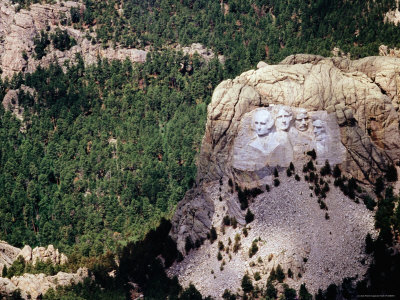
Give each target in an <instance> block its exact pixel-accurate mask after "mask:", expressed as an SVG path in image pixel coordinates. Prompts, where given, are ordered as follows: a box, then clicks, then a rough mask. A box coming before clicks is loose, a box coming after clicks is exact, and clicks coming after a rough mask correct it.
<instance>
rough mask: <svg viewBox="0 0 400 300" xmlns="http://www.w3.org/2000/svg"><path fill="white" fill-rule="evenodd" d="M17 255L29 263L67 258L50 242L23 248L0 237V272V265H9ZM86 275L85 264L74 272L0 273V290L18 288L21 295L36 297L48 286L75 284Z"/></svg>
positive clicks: (26, 297)
mask: <svg viewBox="0 0 400 300" xmlns="http://www.w3.org/2000/svg"><path fill="white" fill-rule="evenodd" d="M19 256H21V257H22V258H23V259H24V260H25V262H27V263H33V264H35V263H36V262H38V261H43V262H51V263H52V264H61V265H63V264H65V263H67V262H68V258H67V256H66V255H65V254H64V253H60V252H59V251H58V249H55V248H54V246H53V245H49V246H48V247H47V248H45V247H35V248H34V249H32V248H31V247H30V246H28V245H26V246H24V248H22V249H19V248H17V247H13V246H11V245H9V244H8V243H6V242H4V241H0V275H1V274H2V270H3V268H4V266H6V267H10V266H11V265H12V264H13V262H14V261H15V260H16V259H17V258H18V257H19ZM87 277H89V271H88V269H87V268H79V269H78V271H77V272H76V273H65V272H58V273H57V274H56V275H54V276H46V275H45V274H24V275H22V276H13V277H12V278H11V279H9V278H2V277H0V294H7V295H11V294H12V293H13V292H14V291H16V290H20V292H21V296H22V297H23V298H24V299H39V297H40V296H41V295H43V294H45V293H46V292H47V290H48V289H50V288H56V287H57V286H66V285H70V284H77V283H79V282H83V280H84V279H85V278H87ZM29 297H30V298H29Z"/></svg>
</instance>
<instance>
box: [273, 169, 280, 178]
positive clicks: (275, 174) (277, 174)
mask: <svg viewBox="0 0 400 300" xmlns="http://www.w3.org/2000/svg"><path fill="white" fill-rule="evenodd" d="M274 176H275V177H279V173H278V169H277V168H275V169H274Z"/></svg>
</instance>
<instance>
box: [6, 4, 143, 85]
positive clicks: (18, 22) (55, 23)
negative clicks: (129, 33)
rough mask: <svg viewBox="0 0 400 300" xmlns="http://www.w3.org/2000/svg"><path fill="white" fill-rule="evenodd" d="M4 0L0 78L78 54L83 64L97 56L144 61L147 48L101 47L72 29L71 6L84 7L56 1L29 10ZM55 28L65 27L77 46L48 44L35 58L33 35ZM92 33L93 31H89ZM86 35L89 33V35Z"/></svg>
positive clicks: (64, 59) (62, 61)
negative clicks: (65, 47) (43, 53)
mask: <svg viewBox="0 0 400 300" xmlns="http://www.w3.org/2000/svg"><path fill="white" fill-rule="evenodd" d="M17 6H18V5H13V4H12V3H11V2H10V1H8V0H1V1H0V69H1V70H2V74H1V76H2V78H5V77H6V76H8V77H11V76H12V75H13V74H14V73H17V72H21V71H25V72H33V71H34V70H36V68H37V67H38V66H39V65H40V66H43V67H45V66H48V65H49V64H50V63H54V62H58V63H60V65H63V63H64V62H65V61H67V60H69V61H74V60H75V59H76V55H77V54H80V55H81V56H82V57H83V59H84V61H85V63H87V64H91V63H95V62H96V61H97V59H98V57H102V58H108V59H119V60H124V59H129V60H131V61H132V62H144V61H145V60H146V55H147V51H145V50H139V49H126V48H120V47H115V48H112V47H109V48H106V49H104V48H103V47H102V46H101V45H100V44H97V43H95V44H92V42H91V41H90V40H89V39H88V34H89V33H87V32H82V31H80V30H77V29H74V28H72V27H71V26H66V25H62V24H68V20H70V19H71V16H70V10H71V7H77V8H79V9H81V10H84V9H85V7H84V6H83V5H82V4H81V3H79V2H74V1H65V2H64V1H63V2H56V3H55V4H39V3H35V4H32V5H30V7H29V10H27V9H20V10H18V11H17V9H16V8H17ZM56 28H60V29H62V30H66V31H67V32H68V34H69V35H70V36H71V37H73V38H74V39H75V40H76V42H77V45H75V46H73V47H72V48H71V49H69V50H67V51H59V50H57V49H54V48H53V47H50V50H49V53H48V54H47V55H46V56H44V57H43V58H41V59H40V60H37V59H35V58H34V55H33V54H34V38H35V37H36V36H37V35H38V34H39V33H40V32H41V31H42V30H43V31H45V32H47V33H52V32H54V31H55V29H56ZM92 35H93V34H92ZM89 36H90V34H89Z"/></svg>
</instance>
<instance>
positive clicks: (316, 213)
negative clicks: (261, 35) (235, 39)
mask: <svg viewBox="0 0 400 300" xmlns="http://www.w3.org/2000/svg"><path fill="white" fill-rule="evenodd" d="M399 66H400V60H399V59H396V58H383V57H368V58H365V59H361V60H358V61H350V60H348V59H343V58H331V59H326V58H323V57H320V56H313V55H295V56H290V57H288V58H286V59H285V60H284V61H282V62H281V63H280V64H279V65H266V64H260V68H259V69H258V70H250V71H247V72H245V73H243V74H241V75H240V76H238V77H237V78H235V79H233V80H226V81H224V82H222V83H221V84H220V85H219V86H218V87H217V88H216V89H215V91H214V94H213V98H212V102H211V103H210V105H209V106H208V114H207V125H206V132H205V136H204V138H203V141H202V148H201V152H200V156H199V160H198V175H197V184H198V186H197V187H195V188H194V189H193V190H192V191H189V192H188V193H187V194H186V196H185V198H184V200H183V201H182V202H181V203H180V204H179V205H178V208H177V211H176V213H175V216H174V218H173V227H172V230H171V236H172V237H173V238H174V239H175V240H176V241H177V244H178V249H179V250H180V251H181V252H182V253H186V254H187V257H186V258H185V260H184V261H183V262H182V263H180V264H177V265H176V266H174V267H173V268H172V269H171V270H170V272H171V274H174V275H178V276H180V280H181V281H182V282H183V283H184V284H188V283H189V282H191V281H192V282H196V283H197V284H198V286H199V289H201V290H202V291H203V292H204V294H205V295H207V294H208V293H210V294H212V295H213V296H215V297H221V295H222V292H223V291H224V289H225V288H229V289H232V290H235V291H236V288H237V287H238V286H239V285H240V280H241V278H242V277H243V275H244V274H245V273H246V272H247V273H250V274H253V273H255V272H256V271H258V272H260V274H261V276H264V277H265V278H268V276H270V275H271V271H272V268H273V267H274V268H275V269H276V267H277V265H278V264H279V265H281V266H282V267H283V269H284V271H285V272H288V269H289V268H290V269H291V272H289V273H293V274H294V275H293V276H292V278H289V279H288V280H287V283H289V284H290V285H292V286H294V287H296V288H299V286H300V284H301V283H306V285H307V287H308V288H309V289H310V290H311V291H313V292H316V291H317V290H318V289H319V288H322V289H324V288H326V287H327V286H328V285H329V284H330V283H333V282H334V283H340V282H341V281H342V280H343V279H344V278H346V277H353V278H356V279H357V280H359V279H362V278H363V276H364V274H365V273H366V270H367V267H368V262H369V261H370V258H369V257H368V256H367V255H366V254H365V253H364V249H365V236H366V235H367V233H370V234H372V236H375V235H376V233H375V232H374V218H373V213H371V212H370V211H368V210H367V209H366V208H365V206H364V205H362V204H357V203H359V202H360V201H361V202H362V201H363V199H364V201H367V200H366V199H369V198H370V197H373V193H372V190H371V188H370V185H371V184H372V183H374V182H375V181H376V180H377V178H378V177H384V176H386V175H388V174H389V173H390V172H391V170H393V169H394V164H395V163H397V162H398V160H399V157H400V156H399V151H400V148H399V145H400V143H399V142H400V132H399V125H398V124H399V113H398V109H399V106H398V90H397V82H398V80H399V79H398V76H397V72H396V70H397V68H398V67H399ZM259 122H261V123H259ZM302 124H303V125H302ZM334 166H336V167H335V168H336V169H337V170H336V175H335V178H333V177H331V175H328V177H326V174H327V173H330V171H329V172H328V171H327V170H329V169H330V170H332V169H333V168H334ZM339 166H340V167H339ZM340 169H341V170H342V172H343V175H345V177H343V176H342V177H341V176H340V174H339V173H340V171H339V170H340ZM277 173H279V174H280V175H279V177H278V178H277ZM285 173H287V175H286V174H285ZM295 173H296V174H297V176H298V177H297V179H293V176H294V175H295ZM283 174H285V175H283ZM338 174H339V175H338ZM389 177H390V176H387V178H389ZM279 180H280V182H279ZM379 180H380V179H379ZM333 183H334V184H333ZM360 184H361V185H360ZM272 186H275V187H273V188H272ZM338 187H340V189H339V188H338ZM270 188H272V191H271V192H270V193H268V192H265V191H266V190H269V189H270ZM340 190H341V191H340ZM342 192H343V193H342ZM259 193H261V195H259ZM251 199H253V200H254V201H253V202H252V203H251V204H249V209H250V210H251V211H253V212H254V215H255V218H254V219H255V221H254V223H251V224H250V227H251V228H252V229H251V230H249V236H248V237H247V238H245V239H244V240H243V242H241V243H243V248H242V250H239V251H238V254H232V255H231V256H232V257H230V255H223V256H222V257H223V258H222V259H223V262H222V264H221V261H218V260H217V253H218V249H217V247H219V246H220V245H219V246H217V243H216V242H214V244H212V245H210V242H208V241H206V242H205V245H204V246H200V245H201V244H202V243H203V242H204V241H205V240H206V239H207V238H209V237H210V235H211V233H210V229H211V228H212V226H214V227H215V228H217V232H218V233H219V234H218V236H219V237H220V238H219V239H220V240H221V241H222V242H223V244H224V245H225V246H226V245H227V243H228V238H230V240H231V242H232V244H233V243H234V238H235V234H236V233H238V232H240V230H241V229H242V228H243V225H245V219H247V217H246V216H245V215H246V214H248V212H246V211H247V205H248V201H249V200H251ZM321 209H322V210H321ZM225 216H228V217H229V218H235V219H236V221H238V223H239V229H236V230H231V229H226V234H225V235H223V234H221V232H223V230H222V229H221V226H222V227H223V224H224V223H225V222H226V220H224V219H223V218H224V217H225ZM247 221H248V220H247ZM242 239H243V237H242ZM254 239H261V242H260V241H258V242H257V241H255V243H256V244H257V245H258V248H259V251H260V252H259V253H260V258H261V259H260V262H259V263H257V262H256V260H257V261H258V256H255V257H256V259H253V258H252V259H250V258H249V257H248V253H249V251H250V250H249V249H250V248H251V247H253V244H252V241H253V240H254ZM191 246H195V247H200V248H199V249H198V250H195V251H193V252H191V251H190V249H191ZM232 247H233V246H230V247H229V252H230V253H232ZM225 251H226V249H225ZM270 254H272V256H271V257H273V259H272V258H270V259H269V260H268V256H269V255H270ZM220 258H221V257H220ZM228 261H231V263H229V262H228ZM266 261H268V262H266ZM252 262H254V263H255V266H254V267H251V265H252ZM225 263H226V265H225ZM219 264H221V265H219ZM218 269H219V270H218ZM210 274H214V275H210ZM262 274H264V275H262ZM298 274H300V275H298ZM214 291H215V292H214Z"/></svg>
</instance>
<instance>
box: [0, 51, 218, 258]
mask: <svg viewBox="0 0 400 300" xmlns="http://www.w3.org/2000/svg"><path fill="white" fill-rule="evenodd" d="M189 66H190V72H188V71H187V69H189V68H188V67H189ZM222 73H223V71H222V66H221V65H220V64H219V62H218V60H215V61H211V62H210V63H209V64H205V63H202V62H201V61H200V60H199V59H198V58H196V57H195V58H193V59H189V57H185V56H183V55H182V54H180V53H177V52H163V53H161V54H158V53H154V54H152V55H149V57H148V62H147V63H145V64H140V65H135V66H133V65H132V64H131V63H130V62H129V61H128V60H126V61H124V62H120V61H113V62H111V63H110V62H108V61H101V60H99V61H98V63H97V64H96V65H93V66H91V67H88V68H85V67H84V64H83V61H82V60H78V63H77V64H71V65H70V66H68V68H67V71H66V72H63V71H62V68H61V67H60V66H57V65H53V66H51V67H49V68H48V69H46V70H44V69H38V70H37V71H36V72H34V73H32V74H26V75H22V74H20V75H19V76H15V77H14V78H13V79H12V80H11V81H5V82H2V83H1V91H2V94H3V95H4V91H5V90H6V89H10V88H11V89H17V88H19V87H20V86H21V85H22V84H24V85H27V86H30V87H32V88H34V89H35V91H36V94H35V96H34V97H35V98H36V99H33V97H32V96H31V95H29V94H25V93H23V92H21V93H20V94H19V103H20V104H21V105H22V106H24V107H25V111H24V122H23V123H24V126H25V127H26V128H25V130H24V131H21V130H20V128H21V125H22V124H21V123H20V122H19V121H18V120H17V119H15V118H14V117H13V116H12V115H11V113H10V112H8V111H5V110H4V109H3V108H2V107H1V108H0V123H1V126H0V141H1V146H0V170H1V172H0V207H1V210H0V219H1V220H2V222H1V224H0V239H3V240H6V241H8V242H10V243H11V244H13V245H16V246H22V245H24V244H29V245H38V244H41V245H46V244H49V243H52V244H55V245H56V246H57V247H59V248H60V249H62V250H63V251H66V252H68V253H69V252H71V251H72V247H76V248H77V249H78V251H79V252H80V253H81V254H83V255H85V256H88V255H98V254H100V253H102V252H103V251H104V250H105V249H112V250H115V248H116V245H123V244H124V241H129V240H134V239H137V238H140V237H142V236H143V235H144V233H145V232H146V231H147V230H148V229H149V228H151V227H154V226H155V225H156V224H157V222H158V221H159V219H160V217H163V216H168V215H169V214H170V213H171V212H172V210H173V208H174V206H175V205H176V203H177V202H178V201H179V200H180V199H181V198H182V197H183V194H184V193H185V191H186V190H187V189H188V188H189V187H191V186H192V185H193V183H194V176H195V173H196V167H195V155H196V153H197V152H198V150H199V147H200V140H201V137H202V135H203V131H204V122H205V118H206V105H207V103H208V102H209V101H210V95H211V91H212V90H213V89H214V87H215V86H216V84H218V83H219V82H220V81H221V79H222ZM121 243H122V244H121Z"/></svg>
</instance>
